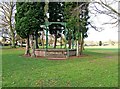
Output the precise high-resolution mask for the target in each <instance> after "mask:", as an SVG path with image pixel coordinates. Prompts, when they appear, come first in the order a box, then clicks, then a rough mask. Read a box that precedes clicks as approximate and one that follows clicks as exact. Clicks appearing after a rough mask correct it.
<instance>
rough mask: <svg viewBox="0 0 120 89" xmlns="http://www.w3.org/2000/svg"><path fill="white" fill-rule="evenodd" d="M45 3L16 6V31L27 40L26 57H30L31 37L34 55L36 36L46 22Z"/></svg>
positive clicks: (19, 3)
mask: <svg viewBox="0 0 120 89" xmlns="http://www.w3.org/2000/svg"><path fill="white" fill-rule="evenodd" d="M44 5H45V4H44V2H18V3H17V5H16V9H17V13H16V31H17V33H18V34H19V35H20V36H21V37H22V38H26V39H27V46H26V52H25V54H26V55H29V37H31V44H32V54H31V56H35V53H34V43H35V42H34V43H33V40H34V39H35V38H34V36H35V35H36V33H37V32H38V30H39V29H40V25H41V24H42V23H43V22H44V12H43V11H44Z"/></svg>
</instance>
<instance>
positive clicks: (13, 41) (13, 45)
mask: <svg viewBox="0 0 120 89" xmlns="http://www.w3.org/2000/svg"><path fill="white" fill-rule="evenodd" d="M15 47H16V45H15V35H14V34H12V48H15Z"/></svg>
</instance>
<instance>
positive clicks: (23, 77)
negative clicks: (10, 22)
mask: <svg viewBox="0 0 120 89" xmlns="http://www.w3.org/2000/svg"><path fill="white" fill-rule="evenodd" d="M24 50H25V49H24V48H16V49H11V48H9V47H6V48H4V47H3V49H2V86H3V87H117V86H118V49H117V48H116V47H86V48H85V50H84V55H83V56H81V57H79V58H70V59H67V60H48V59H45V58H30V57H24V56H21V55H22V54H24Z"/></svg>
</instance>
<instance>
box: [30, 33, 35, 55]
mask: <svg viewBox="0 0 120 89" xmlns="http://www.w3.org/2000/svg"><path fill="white" fill-rule="evenodd" d="M31 49H32V53H31V57H35V42H34V36H32V35H31Z"/></svg>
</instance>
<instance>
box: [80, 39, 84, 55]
mask: <svg viewBox="0 0 120 89" xmlns="http://www.w3.org/2000/svg"><path fill="white" fill-rule="evenodd" d="M80 44H81V46H80V55H82V53H83V47H84V46H83V45H84V38H83V37H81V42H80Z"/></svg>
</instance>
